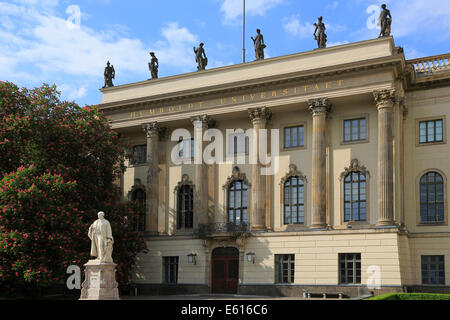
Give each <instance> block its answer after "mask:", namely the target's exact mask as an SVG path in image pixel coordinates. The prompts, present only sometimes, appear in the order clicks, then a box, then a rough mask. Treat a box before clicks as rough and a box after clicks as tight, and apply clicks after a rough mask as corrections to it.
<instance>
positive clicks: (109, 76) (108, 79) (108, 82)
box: [103, 61, 116, 88]
mask: <svg viewBox="0 0 450 320" xmlns="http://www.w3.org/2000/svg"><path fill="white" fill-rule="evenodd" d="M104 76H105V85H104V86H103V88H108V87H114V84H113V82H112V81H113V79H114V78H115V77H116V71H115V70H114V66H113V65H110V63H109V61H108V62H107V63H106V68H105V73H104Z"/></svg>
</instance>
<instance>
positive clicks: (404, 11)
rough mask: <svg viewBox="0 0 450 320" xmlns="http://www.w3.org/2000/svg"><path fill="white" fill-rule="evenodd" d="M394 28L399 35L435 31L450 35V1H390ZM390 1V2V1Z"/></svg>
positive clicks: (438, 33) (389, 7) (440, 34)
mask: <svg viewBox="0 0 450 320" xmlns="http://www.w3.org/2000/svg"><path fill="white" fill-rule="evenodd" d="M390 2H392V3H391V4H388V9H390V10H391V14H392V18H393V20H392V30H393V32H394V35H395V36H397V37H401V36H407V35H411V34H415V33H418V32H419V33H424V32H426V33H434V34H435V35H436V36H437V37H439V36H445V37H450V1H448V0H446V1H442V0H427V1H423V0H396V1H390ZM388 3H389V2H388Z"/></svg>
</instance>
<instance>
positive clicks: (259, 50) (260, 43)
mask: <svg viewBox="0 0 450 320" xmlns="http://www.w3.org/2000/svg"><path fill="white" fill-rule="evenodd" d="M256 33H257V36H256V38H255V39H254V38H253V37H252V40H253V44H254V45H255V58H256V60H264V49H265V48H266V45H265V44H264V37H263V35H262V34H261V30H260V29H257V30H256Z"/></svg>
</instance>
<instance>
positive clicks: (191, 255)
mask: <svg viewBox="0 0 450 320" xmlns="http://www.w3.org/2000/svg"><path fill="white" fill-rule="evenodd" d="M187 257H188V263H193V264H194V265H195V264H197V254H196V253H189V254H188V255H187Z"/></svg>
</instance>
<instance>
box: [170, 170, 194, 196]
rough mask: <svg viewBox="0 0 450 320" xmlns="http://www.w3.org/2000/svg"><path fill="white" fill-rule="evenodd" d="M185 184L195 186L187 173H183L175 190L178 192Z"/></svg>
mask: <svg viewBox="0 0 450 320" xmlns="http://www.w3.org/2000/svg"><path fill="white" fill-rule="evenodd" d="M183 186H194V184H193V183H192V181H191V180H190V178H189V175H187V174H183V176H182V177H181V181H180V182H178V184H177V185H176V186H175V189H174V192H175V193H177V192H178V190H180V189H181V188H182V187H183Z"/></svg>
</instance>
